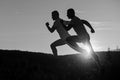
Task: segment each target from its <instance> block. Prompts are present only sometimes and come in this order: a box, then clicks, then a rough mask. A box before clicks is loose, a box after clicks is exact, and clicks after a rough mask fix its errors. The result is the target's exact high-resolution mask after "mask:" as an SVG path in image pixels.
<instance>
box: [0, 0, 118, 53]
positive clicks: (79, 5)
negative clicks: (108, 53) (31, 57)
mask: <svg viewBox="0 0 120 80" xmlns="http://www.w3.org/2000/svg"><path fill="white" fill-rule="evenodd" d="M69 8H73V9H75V12H76V16H78V17H79V18H80V19H85V20H87V21H89V22H90V23H91V25H92V26H93V28H94V29H95V31H96V33H94V34H92V33H90V29H88V28H87V26H86V29H87V31H88V33H89V34H90V37H91V43H92V46H93V48H94V50H95V51H103V50H107V49H108V47H110V48H111V49H115V48H116V46H118V47H119V46H120V36H119V34H120V33H119V32H120V1H119V0H0V49H9V50H23V51H33V52H44V53H50V54H52V51H51V48H50V44H51V43H52V42H54V41H56V40H57V39H59V38H60V37H59V35H58V33H57V32H56V31H55V32H54V33H50V32H49V31H48V29H47V28H46V26H45V23H46V22H49V23H50V25H51V26H52V24H53V20H52V19H51V12H52V11H53V10H58V11H59V13H60V17H61V18H62V19H65V20H69V19H68V18H67V16H66V13H67V9H69ZM69 33H70V34H71V35H75V32H74V30H73V29H72V30H70V31H69ZM57 49H58V54H59V55H64V54H72V53H75V51H74V50H72V49H71V48H70V47H69V46H68V45H63V46H59V47H57Z"/></svg>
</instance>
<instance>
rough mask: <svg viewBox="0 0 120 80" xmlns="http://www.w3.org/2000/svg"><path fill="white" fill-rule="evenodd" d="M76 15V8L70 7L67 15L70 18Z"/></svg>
mask: <svg viewBox="0 0 120 80" xmlns="http://www.w3.org/2000/svg"><path fill="white" fill-rule="evenodd" d="M74 16H75V11H74V9H72V8H70V9H68V10H67V17H68V18H69V19H72V18H73V17H74Z"/></svg>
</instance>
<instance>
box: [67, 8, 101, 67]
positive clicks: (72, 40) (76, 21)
mask: <svg viewBox="0 0 120 80" xmlns="http://www.w3.org/2000/svg"><path fill="white" fill-rule="evenodd" d="M67 17H68V18H69V19H71V21H70V23H69V24H68V26H66V27H65V29H66V30H67V31H68V30H70V29H71V28H73V29H74V31H75V32H76V34H77V35H74V36H69V37H67V38H66V41H67V42H68V43H69V44H71V45H73V46H75V47H76V48H77V49H78V50H79V51H80V52H82V53H85V52H86V50H84V49H82V48H78V47H79V46H78V45H77V42H79V43H83V44H84V45H86V46H88V47H89V48H90V50H91V54H92V56H93V57H94V59H95V61H97V63H98V65H99V66H101V64H100V61H99V58H98V56H97V54H96V53H95V52H94V50H93V48H92V45H91V43H90V36H89V34H88V32H87V30H86V29H85V26H84V25H83V23H85V24H86V25H87V26H88V27H89V28H90V29H91V33H95V30H94V29H93V28H92V26H91V25H90V24H89V23H88V22H87V21H85V20H81V19H80V18H78V17H77V16H76V15H75V11H74V9H72V8H70V9H68V10H67Z"/></svg>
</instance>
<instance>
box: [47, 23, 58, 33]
mask: <svg viewBox="0 0 120 80" xmlns="http://www.w3.org/2000/svg"><path fill="white" fill-rule="evenodd" d="M46 26H47V28H48V30H49V31H50V32H51V33H53V32H54V31H55V29H56V28H55V26H54V25H53V26H52V28H50V26H49V23H48V22H47V23H46Z"/></svg>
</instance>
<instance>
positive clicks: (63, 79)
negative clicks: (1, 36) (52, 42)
mask: <svg viewBox="0 0 120 80" xmlns="http://www.w3.org/2000/svg"><path fill="white" fill-rule="evenodd" d="M97 54H99V57H100V59H101V63H102V67H101V70H100V72H98V70H97V67H96V65H95V63H94V61H93V60H92V59H88V60H86V59H84V58H83V57H82V56H81V55H80V54H74V55H66V56H59V57H54V56H52V55H50V54H44V53H35V52H27V51H17V50H16V51H15V50H0V80H120V62H119V61H120V52H97ZM117 78H118V79H117Z"/></svg>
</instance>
